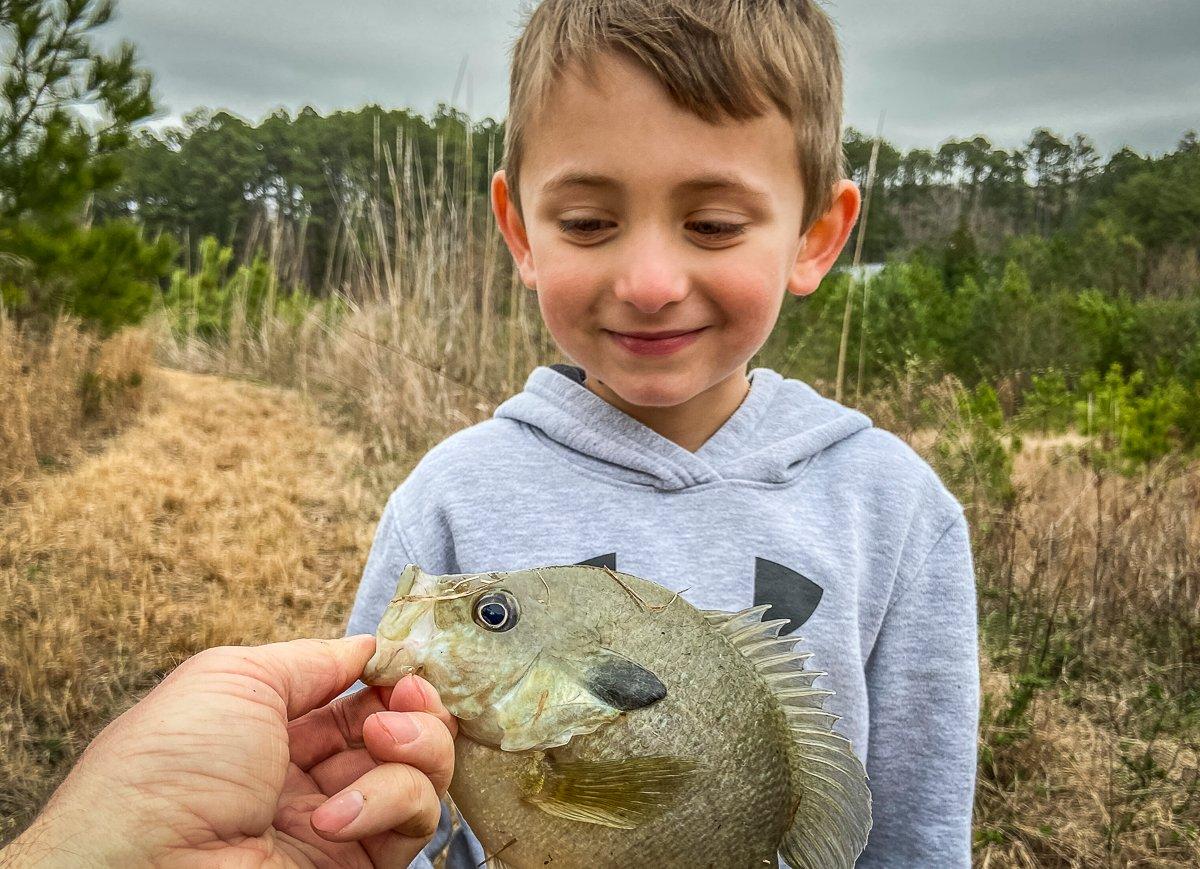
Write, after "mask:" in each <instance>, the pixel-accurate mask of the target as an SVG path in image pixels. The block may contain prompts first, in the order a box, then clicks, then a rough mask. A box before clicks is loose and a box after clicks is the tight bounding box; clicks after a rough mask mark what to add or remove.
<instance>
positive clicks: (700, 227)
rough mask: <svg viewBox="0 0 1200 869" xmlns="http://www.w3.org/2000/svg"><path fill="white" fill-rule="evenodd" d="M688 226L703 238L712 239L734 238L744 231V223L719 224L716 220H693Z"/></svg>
mask: <svg viewBox="0 0 1200 869" xmlns="http://www.w3.org/2000/svg"><path fill="white" fill-rule="evenodd" d="M688 226H690V227H692V228H694V229H695V230H696V232H698V233H699V234H700V235H702V236H704V237H705V238H712V239H724V238H734V237H735V236H738V235H741V234H742V233H743V232H745V231H746V224H744V223H721V222H720V221H716V220H693V221H692V222H691V223H689V224H688Z"/></svg>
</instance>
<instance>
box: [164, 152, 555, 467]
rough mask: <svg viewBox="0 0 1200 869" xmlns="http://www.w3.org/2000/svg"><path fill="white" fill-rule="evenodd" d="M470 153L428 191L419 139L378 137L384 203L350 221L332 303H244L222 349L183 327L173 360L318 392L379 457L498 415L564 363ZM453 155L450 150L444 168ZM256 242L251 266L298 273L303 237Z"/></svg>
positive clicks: (169, 344) (335, 267) (373, 200)
mask: <svg viewBox="0 0 1200 869" xmlns="http://www.w3.org/2000/svg"><path fill="white" fill-rule="evenodd" d="M377 137H378V132H377ZM471 142H472V137H470V136H468V137H466V146H467V151H466V152H464V153H463V154H462V155H460V156H461V159H460V160H457V161H456V162H455V165H457V166H458V167H460V168H459V170H458V171H457V172H456V173H452V174H450V175H447V174H444V173H442V172H440V171H439V172H438V173H437V174H436V176H435V178H434V179H433V183H432V186H430V187H427V186H426V185H425V184H424V183H423V182H422V181H421V172H420V169H419V165H417V160H418V159H419V155H418V154H417V153H416V152H415V142H414V140H411V139H405V138H404V136H403V135H400V136H399V137H398V139H397V141H396V142H394V143H390V146H389V143H384V142H380V141H378V138H377V141H376V154H377V160H376V166H375V177H374V179H372V180H371V181H369V182H368V183H366V184H365V185H364V187H365V188H368V189H374V188H375V187H377V186H378V187H379V188H380V189H382V190H383V191H384V193H383V194H382V196H366V195H364V196H363V197H362V198H361V199H359V200H356V201H354V202H350V203H347V204H346V205H345V207H344V208H343V210H342V213H341V217H340V221H339V225H338V232H337V233H336V239H337V244H336V251H335V255H334V256H332V257H331V258H330V263H331V266H330V269H331V279H332V280H333V282H334V284H335V285H336V286H337V287H338V289H337V291H336V293H335V297H334V298H333V299H331V300H330V299H327V300H324V301H323V302H321V303H314V302H312V301H309V302H307V303H306V302H305V301H303V299H302V298H300V297H297V296H294V295H292V294H291V292H290V291H291V288H290V287H288V288H282V289H273V290H272V291H270V292H268V293H266V294H264V295H263V296H262V297H261V299H260V300H259V301H258V304H257V306H255V307H250V306H248V305H247V304H246V302H247V296H245V295H241V296H238V295H237V294H235V298H236V299H237V302H238V303H237V304H234V305H233V306H232V308H231V310H230V312H229V315H228V326H227V328H226V329H225V330H224V333H223V334H221V335H220V336H219V337H217V338H216V339H215V340H214V339H213V338H211V337H207V336H203V335H199V334H197V332H196V331H195V330H194V329H189V328H187V320H186V318H180V317H179V316H176V317H175V320H176V322H177V323H180V324H181V325H182V326H183V328H176V329H175V330H173V331H172V332H171V334H170V335H169V336H168V335H164V338H165V340H164V347H165V359H166V360H167V361H168V362H169V363H171V364H174V365H178V366H181V367H186V368H190V369H192V370H200V371H210V372H219V373H223V374H231V375H237V376H245V377H254V378H261V379H264V380H268V381H270V382H275V383H282V384H287V385H292V386H297V387H299V388H301V389H302V390H304V391H306V392H309V393H312V394H315V395H317V396H319V397H320V398H321V399H322V400H324V401H325V402H327V403H329V404H330V405H332V406H334V407H336V408H338V409H339V410H340V411H341V412H342V413H344V414H345V417H346V419H347V420H348V421H349V422H351V423H352V424H353V425H354V426H355V427H356V428H358V429H359V430H360V431H363V432H364V433H367V434H368V435H369V436H368V441H369V442H370V443H371V445H372V450H373V451H374V452H375V453H377V454H378V455H381V456H397V455H406V454H411V453H413V452H419V451H423V450H424V449H426V448H428V447H429V446H430V445H431V444H433V443H436V442H437V441H438V440H440V439H441V438H442V437H444V436H445V435H446V434H448V433H450V432H453V431H456V430H458V429H459V428H462V427H463V426H465V425H468V424H470V423H473V422H476V421H478V420H480V419H482V418H484V417H485V416H487V415H488V414H490V413H491V411H492V410H493V409H494V407H495V406H496V404H498V403H499V402H500V401H501V400H503V399H504V398H505V397H507V396H508V395H511V394H512V393H513V392H516V391H519V390H520V388H521V386H522V384H523V383H524V380H525V378H526V376H527V375H528V373H529V372H530V370H532V368H533V367H535V366H536V365H538V364H543V363H546V362H549V361H552V360H554V359H556V358H558V356H557V351H556V350H555V348H554V345H553V342H552V341H551V339H550V337H549V335H548V333H547V332H546V331H545V329H544V327H543V325H542V322H541V318H540V316H539V315H538V312H537V307H536V305H537V301H536V297H535V296H534V294H533V293H532V291H530V290H528V289H526V288H524V287H523V286H522V285H521V283H520V281H519V278H518V276H517V274H516V272H515V270H514V269H513V268H512V266H511V260H510V258H509V255H508V252H507V249H506V248H505V247H504V245H503V242H502V239H501V236H500V233H499V231H498V230H497V229H496V228H495V224H494V221H493V220H492V219H491V216H490V212H489V210H488V205H487V202H486V201H484V200H482V199H481V198H480V197H479V196H478V195H477V194H476V192H475V190H476V189H477V185H476V183H475V182H474V179H472V178H470V177H469V175H468V173H470V172H471V171H472V169H471V168H470V167H472V166H473V165H474V162H473V159H472V155H471V153H470V147H471ZM442 147H443V145H442V142H441V140H440V139H439V143H438V154H437V165H438V166H439V167H440V166H442V165H443V157H444V155H443V153H442ZM495 157H496V155H495V154H494V153H492V154H489V166H491V167H494V164H495ZM490 171H492V170H491V169H490V168H489V170H488V172H489V173H490ZM252 235H253V236H254V237H256V238H260V239H262V240H263V246H262V248H261V250H259V251H254V252H249V253H247V254H246V258H247V259H250V258H252V257H253V256H254V255H256V254H257V255H259V256H262V257H263V258H264V259H265V260H266V261H267V262H268V263H269V264H270V273H271V275H272V276H277V275H283V274H287V273H295V272H296V271H298V270H297V269H296V268H295V262H296V260H297V258H298V257H300V256H301V255H302V250H301V249H300V247H299V246H300V245H302V240H303V236H302V233H289V232H287V231H286V230H283V229H280V228H279V227H278V226H275V225H272V224H270V223H269V222H262V223H260V225H259V226H258V227H257V228H256V230H255V232H254V233H252ZM284 300H287V301H286V302H284ZM331 302H332V304H331Z"/></svg>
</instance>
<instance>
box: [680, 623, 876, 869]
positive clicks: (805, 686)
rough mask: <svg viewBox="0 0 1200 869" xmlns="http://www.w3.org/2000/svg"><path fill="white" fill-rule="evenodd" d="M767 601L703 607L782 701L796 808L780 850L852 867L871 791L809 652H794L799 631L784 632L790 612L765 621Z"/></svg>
mask: <svg viewBox="0 0 1200 869" xmlns="http://www.w3.org/2000/svg"><path fill="white" fill-rule="evenodd" d="M769 607H770V604H763V605H760V606H755V607H751V608H750V609H746V610H742V611H741V612H738V613H727V612H720V611H718V610H706V611H703V613H702V614H703V616H704V620H705V621H706V622H707V623H708V624H709V626H710V627H712V629H713V630H715V631H716V632H717V633H719V634H721V635H722V636H724V637H725V639H726V640H728V641H729V643H730V645H732V646H733V647H734V648H735V649H737V650H738V651H739V652H741V653H742V654H743V655H745V656H746V658H747V659H748V660H749V661H750V663H751V664H752V665H753V666H754V669H755V671H756V672H757V673H758V674H759V676H760V677H761V678H762V680H763V681H764V682H765V683H766V684H767V687H768V688H770V690H771V693H772V694H774V696H775V698H776V699H777V700H778V701H779V704H780V706H781V707H782V708H783V712H784V717H785V719H786V721H787V725H788V729H789V730H790V731H791V735H792V740H791V744H790V745H789V747H788V754H789V759H790V761H791V767H792V790H793V793H794V795H795V799H796V808H795V813H794V814H793V816H792V822H791V825H790V827H789V828H788V830H787V832H786V833H785V834H784V837H783V842H782V843H780V846H779V853H780V854H781V855H782V856H783V859H784V860H786V861H787V862H788V863H789V864H791V865H792V866H793V867H795V869H835V867H837V869H843V867H845V869H849V867H852V866H853V865H854V861H855V860H856V859H857V858H858V855H859V854H860V853H862V850H863V848H864V847H866V844H867V834H868V833H869V832H870V830H871V792H870V790H868V788H867V773H866V770H864V769H863V765H862V762H861V761H860V760H859V759H858V757H857V756H856V755H855V754H854V752H853V751H852V750H851V746H850V740H848V739H846V737H844V736H842V735H841V734H839V733H834V732H833V730H832V729H831V728H832V726H833V723H834V722H835V721H837V720H838V718H837V716H836V715H834V714H832V713H830V712H826V711H825V710H824V709H823V708H822V706H823V703H824V700H825V698H826V697H828V696H830V695H831V694H833V692H832V691H827V690H824V689H822V688H814V687H813V681H814V680H815V679H816V678H817V677H818V676H824V675H827V674H825V673H822V672H820V671H818V670H805V669H804V662H805V661H807V660H808V659H809V658H810V657H811V653H800V652H796V651H793V647H794V646H795V644H796V643H797V642H798V641H799V639H800V638H799V637H797V636H795V635H789V636H783V637H781V636H779V631H780V629H781V628H782V627H783V626H784V625H786V624H787V622H788V620H787V619H774V620H772V621H763V620H762V617H763V613H765V612H766V611H767V609H768V608H769Z"/></svg>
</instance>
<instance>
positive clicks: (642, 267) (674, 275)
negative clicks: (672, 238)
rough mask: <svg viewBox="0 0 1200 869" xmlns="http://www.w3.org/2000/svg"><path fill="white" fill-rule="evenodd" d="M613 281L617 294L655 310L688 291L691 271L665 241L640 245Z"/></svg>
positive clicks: (645, 309) (644, 308) (637, 305)
mask: <svg viewBox="0 0 1200 869" xmlns="http://www.w3.org/2000/svg"><path fill="white" fill-rule="evenodd" d="M636 247H637V248H638V249H637V250H636V251H635V252H634V253H632V254H631V255H630V257H629V258H628V259H627V260H626V261H625V263H624V267H623V268H622V270H621V271H620V273H619V274H618V276H617V279H616V281H615V283H614V284H613V294H614V295H615V296H616V297H617V298H618V299H620V300H621V301H622V302H629V303H630V304H631V305H633V306H634V307H635V308H637V309H638V310H639V311H641V312H642V313H643V314H653V313H655V312H656V311H658V310H659V309H660V308H662V307H664V306H665V305H668V304H670V303H671V302H678V301H680V300H681V299H683V298H684V297H686V296H687V294H688V278H687V273H686V271H685V270H684V269H683V267H682V265H681V264H680V263H679V262H678V260H677V259H676V256H675V255H673V253H672V252H671V251H669V250H667V249H666V246H665V245H662V244H659V245H654V244H648V245H638V246H636Z"/></svg>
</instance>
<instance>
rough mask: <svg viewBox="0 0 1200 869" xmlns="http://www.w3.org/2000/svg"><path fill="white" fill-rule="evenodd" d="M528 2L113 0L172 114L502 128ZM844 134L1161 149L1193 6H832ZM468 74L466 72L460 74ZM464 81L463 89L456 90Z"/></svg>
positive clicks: (1189, 38)
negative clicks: (285, 115)
mask: <svg viewBox="0 0 1200 869" xmlns="http://www.w3.org/2000/svg"><path fill="white" fill-rule="evenodd" d="M524 3H525V0H337V2H331V0H236V2H234V0H199V2H197V0H119V2H118V12H117V17H116V18H115V19H114V20H113V21H112V23H110V24H109V25H108V26H107V27H106V28H105V31H104V32H105V39H107V40H111V41H116V40H118V39H128V40H131V41H132V42H133V43H134V44H135V45H136V46H137V47H138V49H139V52H140V57H141V60H142V63H143V65H145V66H146V67H148V68H149V69H150V70H151V71H152V72H153V73H154V77H155V91H156V94H157V95H158V100H159V104H160V105H161V106H162V108H163V117H164V119H166V120H176V119H178V118H179V117H180V116H181V115H182V114H183V113H185V112H187V111H189V110H191V109H193V108H195V107H197V106H201V105H204V106H209V107H214V108H227V109H230V110H232V111H234V112H237V113H238V114H240V115H242V116H244V117H246V118H249V119H250V120H252V121H258V120H260V119H261V118H262V117H263V116H265V115H266V114H268V113H269V112H270V111H271V110H272V109H274V108H276V107H279V106H285V107H287V108H289V109H291V110H293V111H294V110H296V109H298V108H300V107H302V106H304V105H312V106H314V107H315V108H316V109H317V110H318V111H320V112H322V113H325V112H328V111H330V110H333V109H341V108H357V107H359V106H361V105H363V104H365V103H372V102H374V103H379V104H381V105H384V106H389V107H403V106H408V107H412V108H414V109H416V110H418V111H420V112H423V113H428V112H430V111H431V110H432V109H433V107H434V106H435V105H436V104H437V103H438V102H439V101H444V102H453V103H454V104H455V105H457V106H458V107H459V108H460V109H463V110H464V111H467V112H468V113H469V114H471V115H472V116H473V117H476V118H479V117H483V116H485V115H491V116H492V117H494V118H496V119H500V118H502V117H503V116H504V113H505V111H506V105H507V88H508V69H507V64H508V53H509V49H510V47H511V45H512V42H513V40H514V39H515V37H516V32H517V25H518V23H519V21H520V17H521V16H520V10H521V9H522V8H523V6H524ZM826 9H827V10H828V11H829V13H830V15H831V16H832V17H833V19H834V21H835V22H836V24H837V27H838V32H839V34H840V38H841V40H842V45H843V48H844V54H845V58H844V63H845V70H846V122H847V123H848V124H850V125H853V126H855V127H858V128H859V129H861V130H864V131H867V132H873V131H874V130H875V127H876V125H877V123H878V119H879V115H880V112H881V111H884V110H886V112H887V114H886V119H885V121H884V136H885V137H886V138H887V139H889V140H890V141H892V142H893V143H895V144H897V145H899V146H900V147H903V148H909V147H916V146H922V147H935V146H937V145H938V144H940V143H941V142H942V141H944V140H945V139H946V138H948V137H951V136H960V137H961V136H970V135H973V134H975V133H983V134H985V135H987V136H988V137H989V138H991V139H992V141H993V142H994V143H996V144H998V145H1003V146H1005V147H1013V146H1015V145H1017V144H1019V143H1020V142H1022V141H1023V140H1024V139H1025V138H1026V137H1027V136H1028V134H1029V132H1030V131H1031V130H1032V129H1033V128H1034V127H1036V126H1049V127H1050V128H1051V129H1053V130H1055V131H1057V132H1059V133H1060V134H1062V135H1069V134H1071V133H1074V132H1076V131H1081V132H1084V133H1087V134H1089V135H1090V136H1092V138H1093V139H1094V140H1095V142H1096V144H1097V146H1098V147H1099V148H1100V150H1101V151H1103V152H1105V153H1111V152H1112V151H1114V150H1116V149H1117V148H1119V147H1120V146H1121V145H1129V146H1131V147H1133V148H1135V149H1137V150H1139V151H1142V152H1152V153H1161V152H1163V151H1164V150H1171V149H1173V148H1174V147H1175V144H1176V142H1177V141H1178V140H1179V138H1180V136H1181V134H1182V133H1183V132H1184V131H1185V130H1187V129H1193V128H1200V49H1198V47H1197V37H1200V0H1007V2H1003V3H998V2H996V0H910V2H907V3H886V2H880V0H837V2H831V3H828V4H826ZM460 71H463V72H464V74H463V75H462V76H461V79H460ZM456 87H457V90H456Z"/></svg>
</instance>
